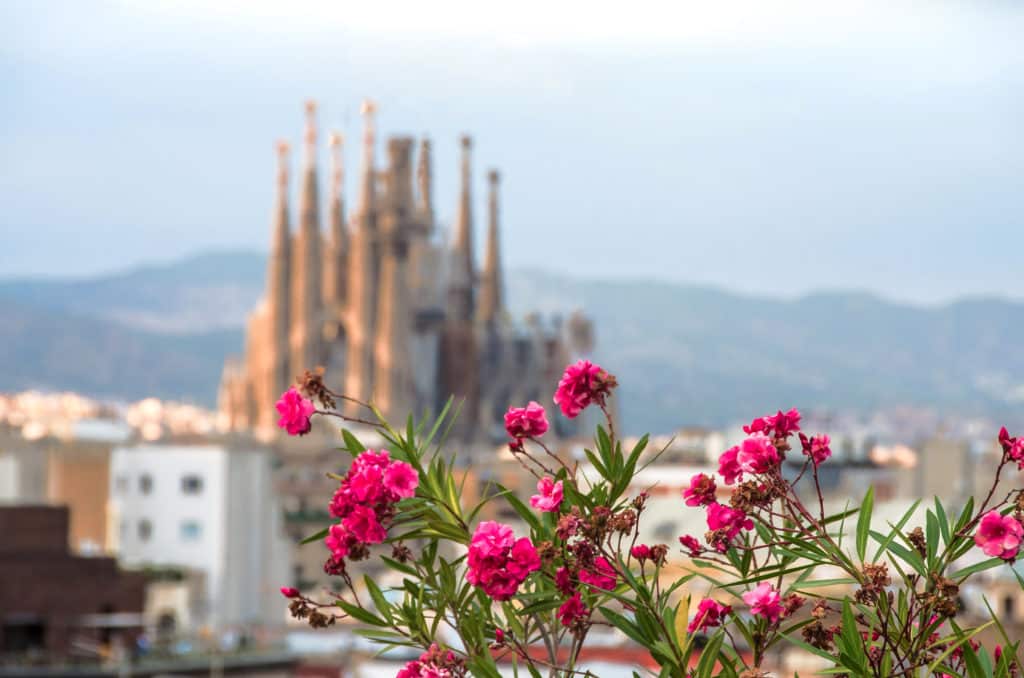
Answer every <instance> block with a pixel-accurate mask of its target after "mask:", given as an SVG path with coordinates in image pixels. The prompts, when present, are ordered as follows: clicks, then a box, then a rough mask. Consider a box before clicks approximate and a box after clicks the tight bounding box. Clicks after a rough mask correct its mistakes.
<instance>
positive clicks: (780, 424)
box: [743, 408, 800, 438]
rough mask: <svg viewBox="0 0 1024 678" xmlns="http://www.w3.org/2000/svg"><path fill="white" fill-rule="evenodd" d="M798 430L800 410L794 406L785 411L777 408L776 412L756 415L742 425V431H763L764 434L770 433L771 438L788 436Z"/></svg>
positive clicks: (749, 432) (747, 432)
mask: <svg viewBox="0 0 1024 678" xmlns="http://www.w3.org/2000/svg"><path fill="white" fill-rule="evenodd" d="M799 430H800V412H799V411H797V409H796V408H793V409H791V410H790V411H789V412H785V413H783V411H782V410H779V412H778V414H769V415H768V416H766V417H758V418H757V419H755V420H754V421H752V422H750V424H749V425H748V426H744V427H743V432H744V433H746V434H747V435H750V434H753V433H764V434H765V435H771V436H772V437H773V438H788V437H789V436H790V435H792V434H794V433H796V432H797V431H799Z"/></svg>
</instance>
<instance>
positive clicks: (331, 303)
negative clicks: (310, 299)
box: [324, 132, 348, 310]
mask: <svg viewBox="0 0 1024 678" xmlns="http://www.w3.org/2000/svg"><path fill="white" fill-rule="evenodd" d="M344 143H345V141H344V138H343V137H342V136H341V135H340V134H338V133H337V132H335V133H333V134H331V135H330V137H328V141H327V145H328V147H329V148H330V150H331V193H330V199H329V201H328V208H327V218H328V229H329V235H330V240H329V244H328V246H327V247H325V248H324V306H325V307H327V308H328V309H332V310H333V307H338V306H341V305H342V304H344V303H345V288H346V276H347V275H348V266H347V265H346V264H347V260H348V228H347V227H346V226H345V198H344V195H343V191H344V185H345V168H344V162H343V159H342V147H343V145H344Z"/></svg>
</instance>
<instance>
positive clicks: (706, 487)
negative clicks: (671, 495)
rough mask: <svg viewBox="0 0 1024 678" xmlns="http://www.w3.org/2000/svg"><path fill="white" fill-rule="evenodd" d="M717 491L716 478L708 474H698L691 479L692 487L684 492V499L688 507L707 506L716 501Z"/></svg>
mask: <svg viewBox="0 0 1024 678" xmlns="http://www.w3.org/2000/svg"><path fill="white" fill-rule="evenodd" d="M717 491H718V486H717V485H715V479H714V478H712V477H711V476H709V475H707V474H706V473H698V474H697V475H695V476H693V477H692V478H690V486H689V487H687V488H686V489H685V490H683V499H685V500H686V505H687V506H707V505H708V504H710V503H712V502H713V501H715V492H717Z"/></svg>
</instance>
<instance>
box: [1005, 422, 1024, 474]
mask: <svg viewBox="0 0 1024 678" xmlns="http://www.w3.org/2000/svg"><path fill="white" fill-rule="evenodd" d="M999 445H1000V446H1001V447H1002V448H1003V454H1004V455H1005V457H1006V459H1007V460H1009V461H1015V462H1017V468H1019V469H1021V470H1022V471H1024V436H1017V437H1016V438H1013V437H1011V436H1010V433H1009V431H1007V430H1006V427H1005V426H1004V427H1002V428H1001V429H999Z"/></svg>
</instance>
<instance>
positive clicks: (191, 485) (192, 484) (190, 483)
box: [181, 474, 203, 494]
mask: <svg viewBox="0 0 1024 678" xmlns="http://www.w3.org/2000/svg"><path fill="white" fill-rule="evenodd" d="M181 491H182V492H183V493H184V494H199V493H200V492H202V491H203V479H202V478H200V477H199V476H197V475H195V474H192V475H187V476H183V477H182V479H181Z"/></svg>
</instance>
